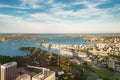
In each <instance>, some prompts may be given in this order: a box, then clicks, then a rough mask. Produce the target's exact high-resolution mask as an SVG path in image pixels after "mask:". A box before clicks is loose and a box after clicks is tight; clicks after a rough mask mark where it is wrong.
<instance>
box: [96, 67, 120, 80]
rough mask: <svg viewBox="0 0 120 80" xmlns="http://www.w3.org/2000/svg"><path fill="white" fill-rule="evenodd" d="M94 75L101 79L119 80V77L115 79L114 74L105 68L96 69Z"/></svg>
mask: <svg viewBox="0 0 120 80" xmlns="http://www.w3.org/2000/svg"><path fill="white" fill-rule="evenodd" d="M94 71H95V73H96V74H97V75H98V76H99V77H101V78H103V79H108V80H120V77H117V76H116V75H115V74H114V72H111V71H109V70H107V69H105V68H97V69H95V70H94Z"/></svg>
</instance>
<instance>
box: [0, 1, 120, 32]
mask: <svg viewBox="0 0 120 80" xmlns="http://www.w3.org/2000/svg"><path fill="white" fill-rule="evenodd" d="M0 33H120V0H0Z"/></svg>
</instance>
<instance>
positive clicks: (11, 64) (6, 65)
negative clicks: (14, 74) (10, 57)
mask: <svg viewBox="0 0 120 80" xmlns="http://www.w3.org/2000/svg"><path fill="white" fill-rule="evenodd" d="M14 65H17V63H16V62H9V63H5V64H3V65H1V67H2V68H8V67H11V66H14Z"/></svg>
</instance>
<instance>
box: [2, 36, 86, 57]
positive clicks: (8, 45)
mask: <svg viewBox="0 0 120 80" xmlns="http://www.w3.org/2000/svg"><path fill="white" fill-rule="evenodd" d="M37 36H39V37H41V35H37ZM42 37H47V38H49V40H40V39H36V40H34V39H21V40H8V41H5V42H0V55H8V56H24V55H26V54H28V53H27V52H25V51H21V50H19V49H18V48H20V47H23V46H26V47H28V46H29V47H39V48H42V49H44V50H48V49H46V48H44V47H42V46H38V45H36V44H37V43H38V42H47V43H53V44H66V45H87V44H88V43H86V42H85V41H84V40H83V38H82V37H72V38H70V37H69V38H68V37H60V36H58V35H42ZM49 51H51V52H55V53H57V52H58V51H57V50H49Z"/></svg>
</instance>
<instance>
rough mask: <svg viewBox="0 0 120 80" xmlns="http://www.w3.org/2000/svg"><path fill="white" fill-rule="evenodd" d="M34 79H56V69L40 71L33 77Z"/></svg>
mask: <svg viewBox="0 0 120 80" xmlns="http://www.w3.org/2000/svg"><path fill="white" fill-rule="evenodd" d="M32 80H55V72H54V71H45V72H44V74H43V73H39V74H37V75H34V76H33V77H32Z"/></svg>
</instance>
